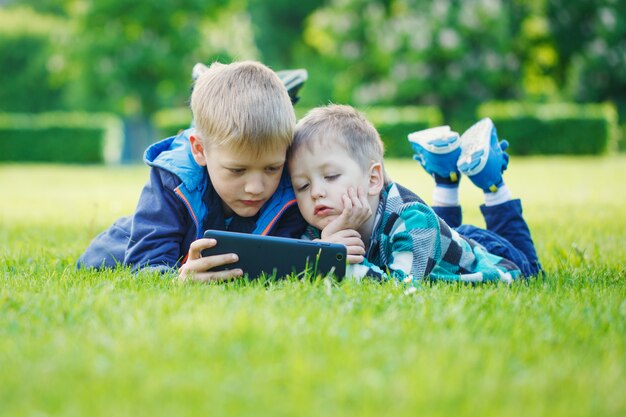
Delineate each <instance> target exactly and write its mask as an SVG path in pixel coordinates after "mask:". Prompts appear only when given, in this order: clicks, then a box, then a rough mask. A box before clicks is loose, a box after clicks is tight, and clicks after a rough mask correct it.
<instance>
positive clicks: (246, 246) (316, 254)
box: [202, 230, 347, 279]
mask: <svg viewBox="0 0 626 417" xmlns="http://www.w3.org/2000/svg"><path fill="white" fill-rule="evenodd" d="M204 237H205V238H210V239H215V240H216V241H217V245H215V246H214V247H212V248H209V249H205V250H204V251H202V256H210V255H221V254H224V253H236V254H237V255H239V260H238V261H237V262H235V263H232V264H228V265H220V266H218V267H215V268H213V269H211V271H222V270H226V269H235V268H241V269H242V270H243V272H244V274H247V275H248V278H250V279H256V278H258V277H259V276H261V274H265V275H266V276H268V277H275V278H282V277H285V276H287V275H290V274H296V275H297V274H301V273H303V272H305V271H306V272H309V273H311V275H312V276H313V277H317V276H319V275H321V276H325V275H328V274H332V275H334V276H335V277H336V278H337V279H342V278H343V277H344V275H345V274H346V261H347V257H346V247H345V246H343V245H340V244H338V243H328V242H313V241H310V240H301V239H289V238H285V237H276V236H260V235H252V234H247V233H236V232H226V231H220V230H207V231H206V232H204Z"/></svg>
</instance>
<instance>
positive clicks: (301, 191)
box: [289, 144, 370, 230]
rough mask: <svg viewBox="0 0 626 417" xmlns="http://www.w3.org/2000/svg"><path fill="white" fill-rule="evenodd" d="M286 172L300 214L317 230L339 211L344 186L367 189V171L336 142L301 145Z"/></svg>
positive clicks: (345, 189) (341, 208) (368, 176)
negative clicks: (308, 146) (322, 144)
mask: <svg viewBox="0 0 626 417" xmlns="http://www.w3.org/2000/svg"><path fill="white" fill-rule="evenodd" d="M289 173H290V175H291V182H292V184H293V188H294V191H295V194H296V199H297V200H298V207H299V209H300V212H301V213H302V216H303V217H304V219H305V220H306V221H307V222H308V223H309V224H311V225H312V226H315V227H316V228H318V229H320V230H321V229H323V228H324V227H326V226H327V225H328V223H330V222H331V221H332V220H334V219H335V218H337V216H339V215H340V214H341V212H342V211H343V199H342V196H343V195H344V194H347V193H348V188H350V187H352V188H354V189H355V190H356V189H357V188H358V187H362V189H363V190H364V191H365V192H367V193H369V191H370V187H369V185H370V184H369V182H370V175H369V173H368V172H365V171H364V170H363V169H362V168H361V166H360V165H359V164H358V163H357V162H356V161H355V160H354V159H352V157H351V156H350V155H349V154H348V152H347V151H346V149H345V148H344V147H343V146H340V145H338V144H331V145H329V146H324V147H323V149H322V146H318V145H316V146H314V148H313V150H309V149H307V148H306V147H305V146H303V147H301V148H300V149H299V150H298V151H297V152H296V154H294V155H292V156H291V158H290V160H289Z"/></svg>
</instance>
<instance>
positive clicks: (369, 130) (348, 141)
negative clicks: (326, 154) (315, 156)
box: [289, 104, 390, 184]
mask: <svg viewBox="0 0 626 417" xmlns="http://www.w3.org/2000/svg"><path fill="white" fill-rule="evenodd" d="M331 141H333V142H340V143H341V144H342V145H343V146H344V147H345V148H346V150H347V152H348V154H349V155H351V156H352V159H354V161H355V162H357V163H358V164H359V166H360V167H361V168H362V169H363V170H367V169H369V167H370V166H371V164H372V163H380V164H383V174H384V180H385V184H387V183H389V181H390V179H389V177H388V175H387V173H386V172H385V169H384V163H383V156H384V152H385V148H384V144H383V142H382V140H381V139H380V135H379V134H378V131H377V130H376V128H375V127H374V125H372V123H371V122H370V121H369V120H367V118H366V117H365V116H364V115H363V114H362V113H361V112H359V111H358V110H356V109H355V108H354V107H352V106H347V105H341V104H329V105H327V106H321V107H316V108H314V109H312V110H311V111H309V112H308V113H307V114H306V116H304V117H303V118H302V119H301V120H300V121H299V122H298V124H297V125H296V130H295V133H294V139H293V143H292V144H291V148H290V149H289V157H291V156H292V155H294V154H295V153H296V152H297V151H298V149H300V148H301V147H302V146H305V147H306V148H307V149H309V150H311V149H312V148H313V146H321V145H324V143H327V142H331Z"/></svg>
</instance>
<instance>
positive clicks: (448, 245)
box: [308, 183, 520, 283]
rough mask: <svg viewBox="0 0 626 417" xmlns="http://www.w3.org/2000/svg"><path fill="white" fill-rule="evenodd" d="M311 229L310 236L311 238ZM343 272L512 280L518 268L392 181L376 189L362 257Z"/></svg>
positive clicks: (400, 277)
mask: <svg viewBox="0 0 626 417" xmlns="http://www.w3.org/2000/svg"><path fill="white" fill-rule="evenodd" d="M311 232H313V231H312V230H309V231H308V236H309V237H313V235H312V234H311ZM315 232H317V234H319V231H317V230H315ZM347 275H349V276H353V277H355V278H363V277H370V278H374V279H377V280H388V279H391V278H394V279H397V280H400V281H404V282H407V283H408V282H410V283H417V282H419V281H420V280H422V279H423V278H425V277H428V278H430V279H431V280H443V281H463V282H483V281H504V282H511V281H513V280H514V279H515V278H517V277H518V276H520V270H519V268H518V267H517V265H515V264H514V263H513V262H511V261H509V260H507V259H504V258H501V257H499V256H496V255H493V254H491V253H489V252H487V251H486V250H485V249H484V248H483V247H482V246H481V245H479V244H478V243H476V242H475V241H473V240H471V239H467V238H465V237H463V236H461V235H459V234H458V233H457V232H456V231H455V230H453V229H452V228H450V227H449V226H448V225H447V224H446V223H445V222H444V221H443V220H442V219H440V218H439V217H438V216H437V215H436V214H435V212H434V211H433V210H432V209H431V208H430V207H429V206H428V205H427V204H426V203H424V201H423V200H421V199H420V198H419V197H418V196H417V195H415V194H414V193H412V192H411V191H409V190H408V189H406V188H404V187H402V186H400V185H398V184H396V183H391V184H390V185H388V186H387V187H386V188H385V189H384V190H383V191H382V192H381V196H380V202H379V204H378V209H377V211H376V218H375V220H374V227H373V230H372V236H371V238H370V245H369V248H368V250H367V254H366V259H365V261H363V262H362V263H361V264H353V265H349V266H348V270H347Z"/></svg>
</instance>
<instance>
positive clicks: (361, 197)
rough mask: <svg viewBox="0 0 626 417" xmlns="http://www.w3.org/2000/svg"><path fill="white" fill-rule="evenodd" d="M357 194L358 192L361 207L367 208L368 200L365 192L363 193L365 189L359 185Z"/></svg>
mask: <svg viewBox="0 0 626 417" xmlns="http://www.w3.org/2000/svg"><path fill="white" fill-rule="evenodd" d="M357 194H358V198H359V201H360V202H361V204H362V205H363V207H368V208H369V202H368V201H367V194H366V193H365V190H364V189H363V187H361V186H359V188H358V190H357Z"/></svg>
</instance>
